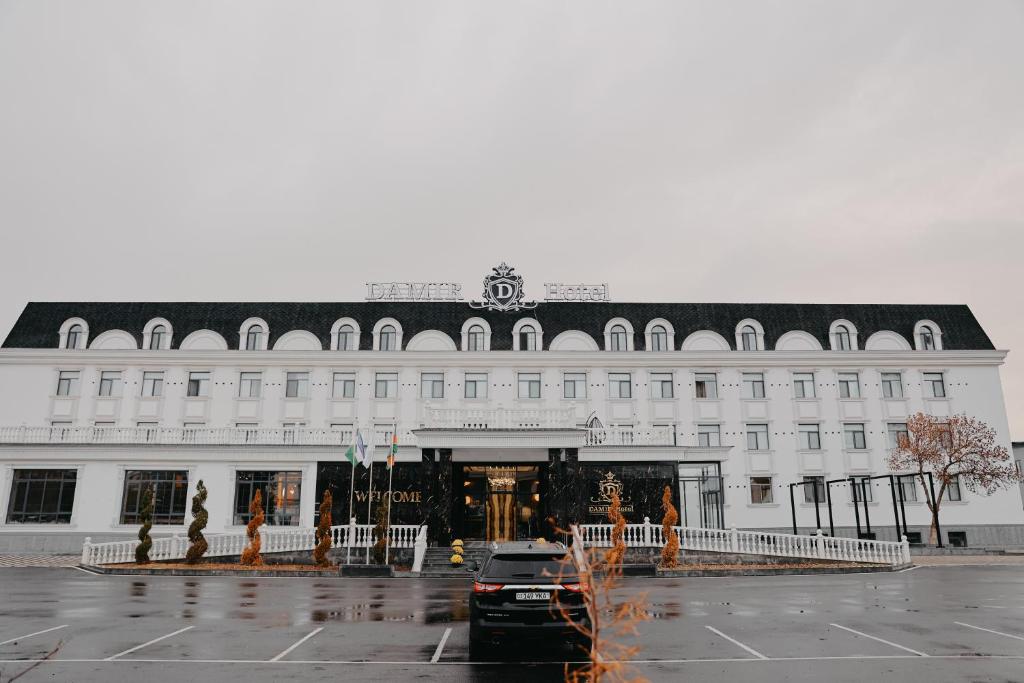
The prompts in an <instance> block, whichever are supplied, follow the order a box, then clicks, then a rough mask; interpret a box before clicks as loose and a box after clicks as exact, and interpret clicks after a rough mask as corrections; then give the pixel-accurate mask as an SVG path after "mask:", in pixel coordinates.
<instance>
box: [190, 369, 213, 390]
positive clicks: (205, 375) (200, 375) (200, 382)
mask: <svg viewBox="0 0 1024 683" xmlns="http://www.w3.org/2000/svg"><path fill="white" fill-rule="evenodd" d="M186 395H187V396H209V395H210V373H209V372H190V373H188V392H187V393H186Z"/></svg>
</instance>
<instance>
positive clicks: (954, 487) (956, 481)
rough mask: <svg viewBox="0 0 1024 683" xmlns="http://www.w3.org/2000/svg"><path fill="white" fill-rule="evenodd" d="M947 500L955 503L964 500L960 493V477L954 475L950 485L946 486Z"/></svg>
mask: <svg viewBox="0 0 1024 683" xmlns="http://www.w3.org/2000/svg"><path fill="white" fill-rule="evenodd" d="M946 499H947V500H951V501H953V502H954V503H958V502H960V501H962V500H963V493H962V492H961V491H960V477H959V475H956V474H954V475H953V476H952V477H950V479H949V483H948V484H946Z"/></svg>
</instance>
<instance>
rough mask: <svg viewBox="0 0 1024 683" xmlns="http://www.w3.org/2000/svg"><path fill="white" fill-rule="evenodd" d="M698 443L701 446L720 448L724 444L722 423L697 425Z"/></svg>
mask: <svg viewBox="0 0 1024 683" xmlns="http://www.w3.org/2000/svg"><path fill="white" fill-rule="evenodd" d="M697 445H698V446H699V447H700V448H718V447H719V446H721V445H722V428H721V426H720V425H697Z"/></svg>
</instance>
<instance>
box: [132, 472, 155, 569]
mask: <svg viewBox="0 0 1024 683" xmlns="http://www.w3.org/2000/svg"><path fill="white" fill-rule="evenodd" d="M139 516H140V517H141V518H142V527H141V528H140V529H139V544H138V545H137V546H135V561H136V562H137V563H139V564H146V563H147V562H149V549H150V548H152V547H153V539H152V538H150V537H149V530H150V529H152V528H153V489H145V490H144V491H143V492H142V511H141V512H140V513H139Z"/></svg>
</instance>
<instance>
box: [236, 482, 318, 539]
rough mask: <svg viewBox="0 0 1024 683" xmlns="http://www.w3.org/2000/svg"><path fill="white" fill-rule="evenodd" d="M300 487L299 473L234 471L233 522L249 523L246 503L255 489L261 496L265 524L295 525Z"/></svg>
mask: <svg viewBox="0 0 1024 683" xmlns="http://www.w3.org/2000/svg"><path fill="white" fill-rule="evenodd" d="M301 487H302V472H261V471H255V472H254V471H241V470H240V471H238V472H237V473H236V475H235V518H234V523H235V524H236V525H243V524H248V523H249V521H250V519H251V515H250V514H249V503H250V502H251V501H252V497H253V496H254V495H255V494H256V491H257V490H259V491H260V492H261V495H262V496H263V512H264V515H265V516H266V523H267V524H271V525H274V526H298V525H299V494H300V491H301Z"/></svg>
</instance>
